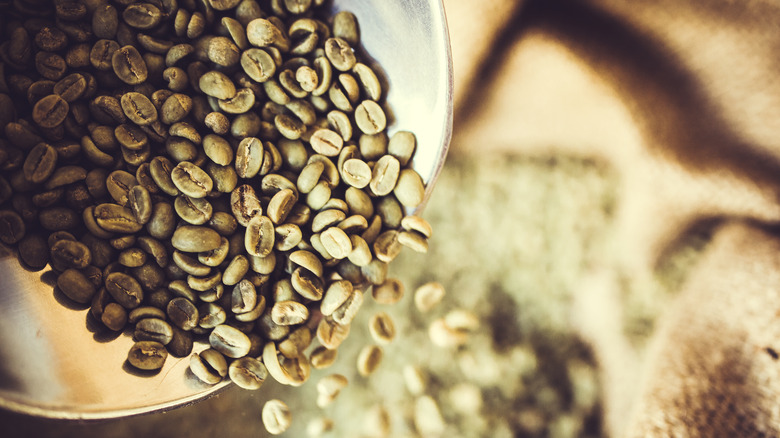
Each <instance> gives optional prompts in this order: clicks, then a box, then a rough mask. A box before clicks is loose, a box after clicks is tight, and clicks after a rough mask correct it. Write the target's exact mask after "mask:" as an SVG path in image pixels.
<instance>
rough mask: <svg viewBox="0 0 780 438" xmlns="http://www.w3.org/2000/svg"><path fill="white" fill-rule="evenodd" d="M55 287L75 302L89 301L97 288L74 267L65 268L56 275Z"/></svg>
mask: <svg viewBox="0 0 780 438" xmlns="http://www.w3.org/2000/svg"><path fill="white" fill-rule="evenodd" d="M57 287H58V288H59V289H60V290H61V291H62V292H63V293H64V294H65V295H67V296H68V298H70V299H71V300H73V301H75V302H77V303H89V302H90V301H92V296H93V295H95V292H96V291H97V289H96V288H95V285H93V284H92V282H90V281H89V280H88V279H87V277H85V276H84V274H82V273H81V272H80V271H78V270H76V269H67V270H65V271H63V273H62V274H60V276H59V277H57Z"/></svg>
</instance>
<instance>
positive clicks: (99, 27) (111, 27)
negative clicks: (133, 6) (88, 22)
mask: <svg viewBox="0 0 780 438" xmlns="http://www.w3.org/2000/svg"><path fill="white" fill-rule="evenodd" d="M118 26H119V12H118V11H117V9H116V8H115V7H114V6H113V5H109V4H103V5H100V6H98V7H97V9H95V12H93V14H92V32H93V33H94V34H95V36H96V37H97V38H107V39H112V38H114V37H115V36H116V31H117V28H118Z"/></svg>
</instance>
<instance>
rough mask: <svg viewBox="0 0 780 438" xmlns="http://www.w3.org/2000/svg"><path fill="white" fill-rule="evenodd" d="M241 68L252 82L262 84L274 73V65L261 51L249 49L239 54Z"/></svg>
mask: <svg viewBox="0 0 780 438" xmlns="http://www.w3.org/2000/svg"><path fill="white" fill-rule="evenodd" d="M241 67H242V68H243V69H244V72H245V73H246V74H247V76H249V77H250V78H252V79H253V80H255V81H257V82H259V83H263V82H265V81H267V80H268V79H270V78H271V77H273V76H274V74H275V73H276V63H275V62H274V60H273V58H272V57H271V55H269V54H268V52H266V51H265V50H263V49H258V48H250V49H247V50H244V51H243V52H242V53H241Z"/></svg>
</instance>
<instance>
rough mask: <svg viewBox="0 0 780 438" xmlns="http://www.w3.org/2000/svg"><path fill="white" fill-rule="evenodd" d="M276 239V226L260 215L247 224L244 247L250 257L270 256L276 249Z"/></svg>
mask: <svg viewBox="0 0 780 438" xmlns="http://www.w3.org/2000/svg"><path fill="white" fill-rule="evenodd" d="M275 239H276V233H275V232H274V224H273V222H272V221H271V219H270V218H268V217H267V216H263V215H260V214H258V215H256V216H254V217H253V218H252V219H251V220H250V221H249V223H248V224H247V228H246V234H245V238H244V245H245V248H246V251H247V253H249V255H253V256H258V257H265V256H267V255H269V254H270V253H271V251H272V250H273V248H274V243H275Z"/></svg>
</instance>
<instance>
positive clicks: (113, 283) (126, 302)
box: [106, 272, 144, 309]
mask: <svg viewBox="0 0 780 438" xmlns="http://www.w3.org/2000/svg"><path fill="white" fill-rule="evenodd" d="M106 290H107V291H108V293H110V294H111V296H112V297H113V298H114V299H115V300H116V302H117V303H119V304H121V305H122V307H124V308H126V309H134V308H136V307H138V306H139V305H140V304H141V301H143V297H144V292H143V289H141V285H140V284H139V283H138V280H136V279H135V278H133V277H131V276H129V275H127V274H123V273H121V272H112V273H111V274H108V276H107V277H106Z"/></svg>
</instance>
